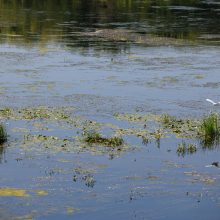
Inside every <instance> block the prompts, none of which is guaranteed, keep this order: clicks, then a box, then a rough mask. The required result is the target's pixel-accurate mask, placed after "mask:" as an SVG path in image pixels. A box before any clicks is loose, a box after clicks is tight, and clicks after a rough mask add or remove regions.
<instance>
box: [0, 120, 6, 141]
mask: <svg viewBox="0 0 220 220" xmlns="http://www.w3.org/2000/svg"><path fill="white" fill-rule="evenodd" d="M6 141H7V132H6V129H5V127H4V125H3V124H0V144H3V143H5V142H6Z"/></svg>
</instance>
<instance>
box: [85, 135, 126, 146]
mask: <svg viewBox="0 0 220 220" xmlns="http://www.w3.org/2000/svg"><path fill="white" fill-rule="evenodd" d="M83 136H84V141H85V142H86V143H88V144H100V145H105V146H109V147H118V146H121V145H123V144H124V140H123V139H122V138H121V137H103V136H101V135H100V134H99V133H97V132H85V133H84V134H83Z"/></svg>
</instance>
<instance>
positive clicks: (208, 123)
mask: <svg viewBox="0 0 220 220" xmlns="http://www.w3.org/2000/svg"><path fill="white" fill-rule="evenodd" d="M114 117H115V118H116V119H117V120H123V121H127V122H128V124H127V126H126V127H120V126H119V125H115V124H105V123H98V122H96V121H91V120H89V119H86V118H83V117H79V116H76V115H74V114H73V108H50V107H46V106H40V107H35V108H24V109H10V108H5V109H1V111H0V118H1V119H2V120H15V121H23V122H24V123H26V122H27V121H28V123H27V127H23V128H12V131H13V132H16V133H19V134H20V133H24V135H23V139H22V141H23V142H22V144H23V145H24V146H26V145H28V146H29V149H34V147H36V148H37V146H41V147H43V148H42V149H50V150H57V151H68V152H70V151H76V152H81V151H84V150H88V151H90V152H93V153H101V154H102V153H107V154H109V153H110V154H112V152H113V151H115V152H114V154H115V155H118V154H119V152H124V151H127V149H128V148H127V147H126V146H129V145H133V144H131V143H129V141H128V144H125V141H124V140H125V139H127V138H129V136H133V137H136V138H138V139H141V143H142V144H144V145H147V144H149V143H151V142H152V141H153V142H155V143H156V146H160V140H161V139H164V138H171V137H172V138H173V137H175V138H181V139H182V140H183V141H182V143H180V144H179V145H178V146H177V148H176V152H177V154H178V155H185V154H192V153H195V152H197V151H198V149H199V148H198V147H197V144H187V143H186V142H185V141H186V140H187V142H189V140H193V142H198V143H200V144H201V146H202V148H212V147H213V146H217V145H218V143H219V139H220V124H219V115H218V114H216V113H211V114H209V115H206V116H204V117H202V118H200V119H195V118H193V119H191V118H177V117H175V116H171V115H168V114H162V115H154V114H137V113H135V114H114ZM54 129H58V130H59V129H65V130H67V131H68V134H69V135H67V136H66V135H65V136H63V134H58V133H57V135H56V136H51V135H50V134H48V133H45V132H49V131H50V130H54ZM105 130H109V131H111V132H110V133H108V132H107V133H106V132H105ZM103 131H104V133H106V136H103V135H102V133H103ZM33 132H35V133H33ZM36 132H38V133H36ZM73 132H74V134H73ZM71 134H72V135H71ZM80 134H82V136H81V135H80ZM0 135H1V137H0V141H1V143H4V142H5V141H6V140H7V134H6V130H5V128H4V126H3V125H1V126H0ZM126 142H127V141H126ZM104 147H106V148H104Z"/></svg>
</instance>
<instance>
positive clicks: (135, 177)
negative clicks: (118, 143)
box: [0, 0, 220, 220]
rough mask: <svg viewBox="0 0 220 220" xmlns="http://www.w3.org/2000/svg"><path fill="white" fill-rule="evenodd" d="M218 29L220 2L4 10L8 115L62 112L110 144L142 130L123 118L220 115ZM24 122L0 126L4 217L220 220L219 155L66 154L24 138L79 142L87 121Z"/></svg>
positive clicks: (151, 149)
mask: <svg viewBox="0 0 220 220" xmlns="http://www.w3.org/2000/svg"><path fill="white" fill-rule="evenodd" d="M219 23H220V4H219V1H217V0H212V1H209V0H203V1H201V0H194V1H184V0H178V1H177V0H169V1H153V0H142V1H139V0H130V1H126V0H117V1H116V0H111V1H110V0H91V1H86V0H81V1H80V0H63V1H59V0H46V1H42V0H38V1H35V0H31V1H30V0H23V1H21V0H14V1H3V0H2V1H1V0H0V67H1V68H0V95H1V99H0V105H1V109H5V108H8V109H13V111H17V112H18V113H19V111H24V110H21V109H24V108H26V110H27V108H28V109H29V111H33V109H35V110H36V109H37V108H39V106H41V107H40V108H44V109H46V111H48V112H50V113H51V111H53V109H59V110H57V111H60V109H62V110H63V109H64V111H66V110H67V111H68V113H70V115H72V116H73V117H79V118H80V119H79V120H83V121H84V122H85V121H86V122H87V121H95V122H97V123H102V125H103V126H104V127H105V129H104V130H103V131H102V132H104V133H105V134H111V132H112V130H114V129H113V125H114V126H118V127H120V128H132V129H133V128H135V127H136V126H139V125H137V124H136V123H131V121H123V120H117V118H116V117H115V115H116V114H131V115H132V114H141V115H144V114H155V115H160V114H170V115H174V116H177V117H193V118H198V117H201V116H203V115H204V114H207V113H209V112H210V111H216V112H219V109H218V107H217V106H216V107H213V106H212V105H211V104H210V103H208V102H206V100H205V99H206V98H210V99H213V100H214V101H220V100H219V88H220V80H219V73H220V26H219ZM30 109H31V110H30ZM48 109H49V110H48ZM26 113H27V111H25V114H26ZM28 114H29V113H28ZM51 114H54V112H52V113H51ZM1 116H2V115H1ZM25 117H26V116H24V118H21V117H20V118H19V117H17V118H16V117H2V118H1V121H2V123H4V124H5V125H6V129H7V132H8V135H9V136H8V143H7V144H5V145H4V146H2V147H1V148H0V153H1V157H0V160H1V164H0V173H1V178H0V205H1V206H0V218H1V219H83V220H86V219H97V220H98V219H113V218H114V219H125V218H126V219H153V220H156V219H169V220H170V219H195V218H198V219H204V220H205V219H210V220H218V219H219V216H220V211H219V208H220V187H219V184H220V173H219V171H220V170H219V168H218V167H215V166H210V165H211V164H212V162H214V161H219V158H220V151H219V147H218V146H217V147H214V148H211V149H209V150H207V149H202V147H201V148H200V147H199V150H198V151H197V152H196V153H195V154H192V155H185V156H179V155H177V153H176V150H175V147H176V145H177V144H178V143H179V142H181V141H182V139H181V138H180V139H178V138H176V137H169V138H164V139H161V140H160V143H159V144H158V143H157V142H155V141H152V142H150V143H148V144H147V145H146V144H144V143H142V141H140V140H139V139H137V137H134V136H129V137H127V136H126V137H125V139H126V142H127V143H128V144H129V146H130V148H129V149H128V150H125V151H123V152H121V153H116V154H115V153H114V152H109V151H108V150H107V151H105V150H103V151H102V150H100V149H99V150H97V149H92V150H91V149H88V148H86V149H83V150H82V149H81V148H79V145H78V142H77V141H74V142H73V147H72V148H68V149H67V150H63V149H60V148H59V146H58V145H59V143H57V142H54V141H53V139H52V143H51V142H50V143H49V144H48V146H49V147H48V146H47V147H45V145H44V143H43V144H42V143H41V142H40V141H39V139H37V141H36V140H35V142H34V141H33V143H31V142H32V141H30V142H28V141H27V142H25V141H24V140H26V139H25V136H26V135H45V136H48V137H52V136H53V137H58V138H61V139H62V138H63V140H64V139H68V140H70V139H71V138H73V136H74V138H76V136H77V135H78V136H80V134H81V133H82V130H83V129H84V128H83V129H82V127H81V124H80V123H81V122H78V121H77V122H76V121H74V123H79V124H80V126H75V128H73V127H71V126H70V125H69V124H68V123H66V121H62V122H59V120H57V117H58V118H59V116H56V117H55V118H53V119H51V120H49V121H48V118H47V120H44V119H42V118H41V117H37V116H36V117H35V116H34V117H33V118H32V119H34V120H27V117H26V118H25ZM74 120H75V119H74ZM77 120H78V119H77ZM84 122H83V123H84ZM109 124H111V126H110V125H109ZM92 129H95V128H92ZM109 129H110V130H111V129H112V130H111V131H110V132H109ZM38 137H39V136H38ZM40 137H41V136H40ZM76 142H77V143H76ZM196 144H198V145H199V143H197V142H196ZM42 146H43V147H42Z"/></svg>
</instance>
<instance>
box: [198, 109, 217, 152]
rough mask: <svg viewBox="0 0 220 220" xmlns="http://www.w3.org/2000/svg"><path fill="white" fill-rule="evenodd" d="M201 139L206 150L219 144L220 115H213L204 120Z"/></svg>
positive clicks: (200, 131)
mask: <svg viewBox="0 0 220 220" xmlns="http://www.w3.org/2000/svg"><path fill="white" fill-rule="evenodd" d="M199 137H200V140H201V143H202V145H203V146H204V147H205V148H206V147H208V148H209V147H212V146H214V145H218V144H219V139H220V127H219V115H218V114H217V113H211V114H210V115H207V116H205V117H204V118H203V119H202V122H201V125H200V129H199Z"/></svg>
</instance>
